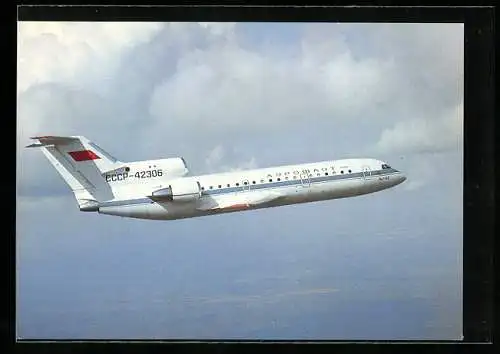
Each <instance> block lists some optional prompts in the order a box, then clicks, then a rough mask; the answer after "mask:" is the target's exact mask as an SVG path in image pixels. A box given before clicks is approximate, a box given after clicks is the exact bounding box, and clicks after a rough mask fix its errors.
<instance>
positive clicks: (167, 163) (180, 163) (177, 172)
mask: <svg viewBox="0 0 500 354" xmlns="http://www.w3.org/2000/svg"><path fill="white" fill-rule="evenodd" d="M150 163H152V164H157V165H158V166H160V167H161V168H162V170H163V175H164V176H170V177H184V176H185V175H187V174H188V173H189V170H188V168H187V165H186V161H185V160H184V158H182V157H171V158H168V159H161V160H152V161H150Z"/></svg>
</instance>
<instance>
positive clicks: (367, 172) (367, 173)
mask: <svg viewBox="0 0 500 354" xmlns="http://www.w3.org/2000/svg"><path fill="white" fill-rule="evenodd" d="M362 169H363V178H364V179H371V178H372V170H371V169H370V166H363V167H362Z"/></svg>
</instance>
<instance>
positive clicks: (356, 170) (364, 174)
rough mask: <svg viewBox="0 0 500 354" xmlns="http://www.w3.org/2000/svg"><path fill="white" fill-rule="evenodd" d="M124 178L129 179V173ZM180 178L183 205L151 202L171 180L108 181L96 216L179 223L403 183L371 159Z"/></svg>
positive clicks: (157, 200)
mask: <svg viewBox="0 0 500 354" xmlns="http://www.w3.org/2000/svg"><path fill="white" fill-rule="evenodd" d="M146 163H147V161H146ZM130 175H131V176H133V175H134V171H133V170H132V171H130ZM180 178H182V182H183V183H188V184H189V183H199V186H200V187H201V190H200V193H199V196H197V197H196V198H195V199H192V200H188V201H176V200H161V199H155V198H151V197H150V195H151V193H152V192H153V191H155V190H159V189H161V188H165V187H168V186H169V184H170V183H171V181H172V180H174V179H175V178H171V177H170V178H169V177H168V176H165V175H162V176H158V177H156V178H152V179H150V180H148V181H146V182H143V181H135V180H133V179H131V178H129V179H128V180H127V181H126V182H123V181H118V180H117V181H116V182H114V181H113V182H110V186H111V188H112V189H113V193H114V195H115V198H114V199H112V200H109V201H105V202H100V203H99V207H98V212H99V213H101V214H108V215H116V216H122V217H132V218H141V219H154V220H173V219H183V218H189V217H197V216H204V215H213V214H220V213H228V212H235V211H241V210H249V209H250V210H251V209H260V208H268V207H275V206H281V205H288V204H295V203H307V202H314V201H320V200H328V199H335V198H345V197H353V196H357V195H362V194H368V193H373V192H377V191H380V190H383V189H387V188H390V187H393V186H395V185H398V184H400V183H402V182H403V181H404V180H405V179H406V177H405V176H404V175H403V174H402V173H401V172H399V171H397V170H395V169H393V168H391V167H390V166H389V165H387V164H386V163H384V162H382V161H379V160H375V159H345V160H334V161H323V162H317V163H307V164H299V165H288V166H278V167H271V168H261V169H254V170H246V171H236V172H229V173H218V174H208V175H200V176H185V177H180ZM176 179H179V178H176Z"/></svg>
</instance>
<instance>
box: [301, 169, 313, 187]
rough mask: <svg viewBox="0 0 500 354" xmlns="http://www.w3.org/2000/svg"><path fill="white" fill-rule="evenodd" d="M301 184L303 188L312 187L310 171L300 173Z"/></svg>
mask: <svg viewBox="0 0 500 354" xmlns="http://www.w3.org/2000/svg"><path fill="white" fill-rule="evenodd" d="M300 183H301V186H302V187H303V188H309V187H310V186H311V177H310V176H309V170H303V171H301V172H300Z"/></svg>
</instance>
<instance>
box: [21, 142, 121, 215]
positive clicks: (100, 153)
mask: <svg viewBox="0 0 500 354" xmlns="http://www.w3.org/2000/svg"><path fill="white" fill-rule="evenodd" d="M31 139H34V140H36V142H35V143H33V144H31V145H28V146H27V147H30V148H31V147H40V148H41V149H42V151H43V153H44V154H45V156H46V157H47V159H48V160H49V161H50V163H51V164H52V165H53V166H54V167H55V168H56V170H57V171H58V172H59V174H60V175H61V176H62V178H63V179H64V181H65V182H66V183H67V184H68V185H69V186H70V188H71V190H72V191H73V193H74V195H75V198H76V200H77V202H78V206H79V207H80V210H81V211H96V210H97V208H98V205H99V202H102V201H105V200H110V199H113V192H112V190H111V188H110V186H109V184H108V183H107V182H106V179H105V178H104V174H105V173H107V172H110V171H113V170H116V169H118V168H120V167H121V166H122V162H120V161H118V160H117V159H115V158H114V157H113V156H111V155H109V154H108V153H107V152H106V151H104V150H103V149H101V148H100V147H99V146H97V145H96V144H95V143H93V142H91V141H90V140H89V139H87V138H85V137H84V136H37V137H33V138H31Z"/></svg>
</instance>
